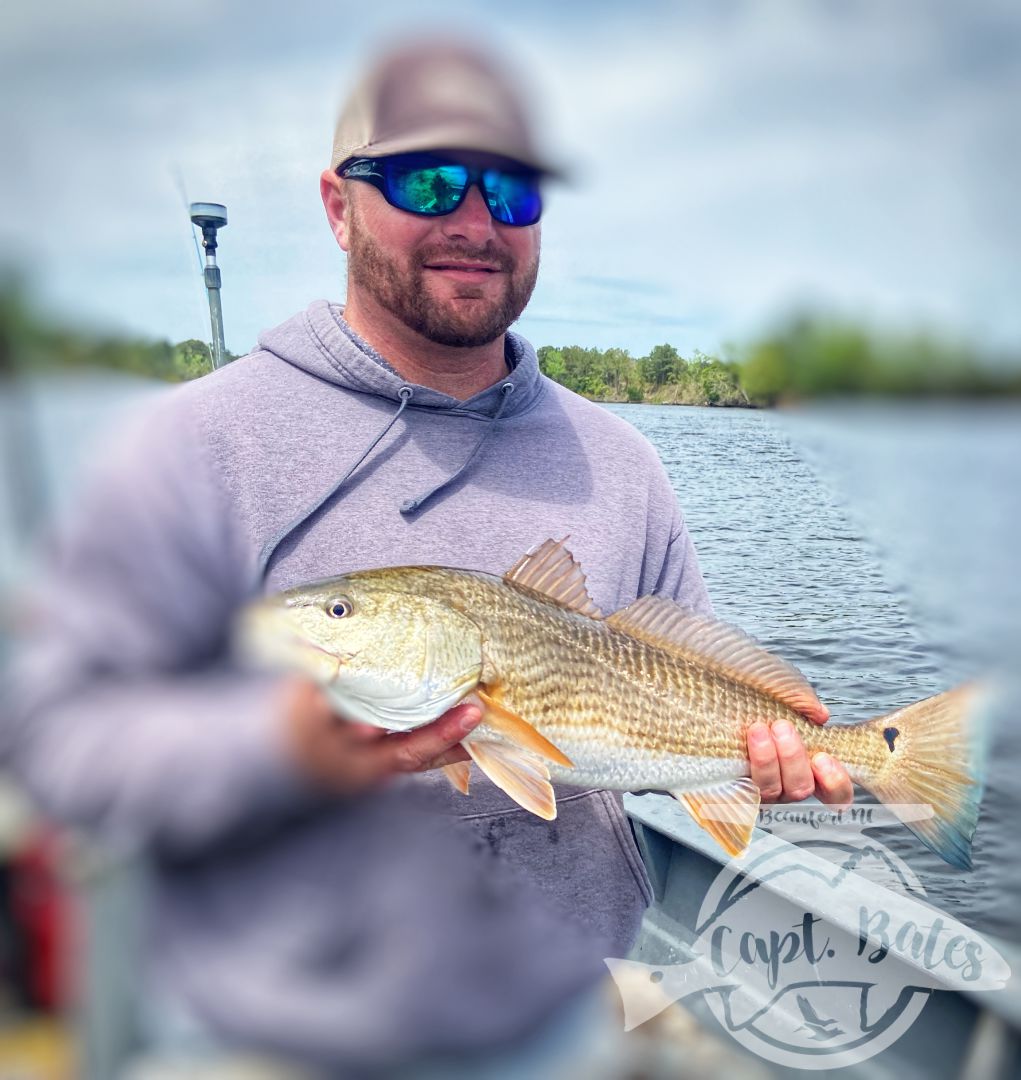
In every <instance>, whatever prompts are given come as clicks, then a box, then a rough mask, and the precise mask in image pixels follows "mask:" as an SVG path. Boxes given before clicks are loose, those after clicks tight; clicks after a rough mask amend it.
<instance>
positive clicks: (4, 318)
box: [0, 279, 1021, 407]
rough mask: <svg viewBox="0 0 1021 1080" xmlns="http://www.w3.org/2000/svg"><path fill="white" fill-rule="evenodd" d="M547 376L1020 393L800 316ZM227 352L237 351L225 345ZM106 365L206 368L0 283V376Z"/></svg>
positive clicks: (196, 372) (607, 356) (1015, 383)
mask: <svg viewBox="0 0 1021 1080" xmlns="http://www.w3.org/2000/svg"><path fill="white" fill-rule="evenodd" d="M538 354H539V365H540V367H541V368H542V370H543V372H544V373H545V374H546V375H548V376H549V377H550V378H551V379H555V380H556V381H557V382H559V383H561V384H562V385H564V386H566V387H567V388H568V389H570V390H574V391H576V392H577V393H579V394H582V395H584V396H585V397H587V398H591V399H593V400H595V401H623V402H650V403H654V404H678V405H713V406H738V407H748V406H753V407H754V406H767V407H768V406H771V405H776V404H782V403H784V402H788V401H797V400H807V399H812V398H818V397H833V396H844V397H847V396H863V395H873V396H884V397H890V396H898V397H926V396H927V397H991V396H1003V395H1021V356H1018V355H1000V356H990V355H987V354H985V353H983V352H980V351H979V350H977V349H976V348H974V347H973V346H971V345H970V344H969V343H967V342H965V341H962V340H952V339H949V338H948V337H946V336H945V335H944V336H940V335H936V334H933V333H931V332H926V331H916V332H913V333H896V332H892V331H888V330H887V331H883V330H877V329H876V328H873V327H869V326H867V325H864V324H863V323H861V322H856V321H852V320H841V319H837V318H833V317H829V316H822V315H818V314H806V315H799V316H796V317H792V318H790V319H788V320H787V321H786V322H784V323H782V324H779V325H778V327H777V328H776V329H774V330H773V331H771V332H769V333H766V334H763V335H761V336H759V337H758V338H756V339H754V340H752V341H751V342H749V343H748V344H747V345H745V346H744V347H743V348H741V349H732V350H728V354H727V359H721V358H720V357H718V356H714V355H710V354H708V353H704V352H701V351H700V350H698V349H695V350H694V351H693V352H692V353H691V354H690V355H689V356H687V357H685V356H682V355H681V353H680V351H679V350H678V349H677V348H676V347H675V346H674V345H671V344H668V343H664V344H661V345H656V346H654V347H653V348H652V349H651V350H650V351H649V353H648V354H647V355H645V356H632V355H631V353H630V352H629V351H628V350H627V349H622V348H609V349H597V348H590V347H585V346H582V345H543V346H542V347H541V348H540V349H539V350H538ZM227 358H228V359H231V360H233V359H236V357H235V356H234V354H233V353H228V354H227ZM48 368H50V369H52V368H61V369H69V368H71V369H74V368H79V369H88V368H108V369H114V370H116V371H122V372H125V373H129V374H135V375H141V376H145V377H146V378H155V379H162V380H164V381H166V382H184V381H186V380H188V379H194V378H198V377H199V376H201V375H205V374H207V373H208V372H209V371H211V370H212V361H211V358H210V351H209V345H208V344H207V343H206V342H204V341H200V340H198V339H196V338H190V339H189V340H187V341H181V342H178V343H177V344H171V343H170V342H169V341H152V340H148V339H142V338H131V337H126V336H123V335H117V334H108V333H98V332H90V331H87V330H82V329H78V328H74V327H71V326H69V325H67V324H62V323H56V322H54V321H53V320H51V319H49V318H47V317H45V316H43V315H42V314H41V313H40V312H39V311H38V309H37V308H36V307H35V306H34V305H33V304H32V303H30V301H29V299H28V297H27V295H26V291H25V290H24V288H23V287H22V286H21V284H20V283H19V282H17V281H16V280H12V279H9V280H7V281H2V280H0V376H3V375H5V374H7V375H17V374H19V373H28V372H31V371H40V370H45V369H48Z"/></svg>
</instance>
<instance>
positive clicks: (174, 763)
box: [0, 391, 310, 853]
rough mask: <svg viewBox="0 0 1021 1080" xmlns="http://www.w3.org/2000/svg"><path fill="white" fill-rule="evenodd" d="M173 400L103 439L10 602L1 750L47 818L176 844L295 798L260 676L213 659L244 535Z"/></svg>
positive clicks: (270, 696)
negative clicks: (102, 450)
mask: <svg viewBox="0 0 1021 1080" xmlns="http://www.w3.org/2000/svg"><path fill="white" fill-rule="evenodd" d="M182 396H183V394H182V392H181V391H178V392H176V393H174V394H172V395H170V397H169V399H161V403H160V406H159V407H158V408H157V410H155V411H154V413H153V414H152V415H150V416H148V417H147V419H146V422H145V423H144V424H142V425H140V426H139V428H138V429H136V430H135V431H133V432H132V433H130V434H129V435H127V436H125V437H123V438H121V439H120V440H118V444H117V447H116V449H115V450H114V451H113V452H112V453H110V454H109V455H108V457H107V458H106V460H105V464H104V465H103V467H102V468H100V469H99V470H98V471H97V475H95V476H94V477H93V478H92V480H91V481H90V482H89V483H88V485H87V488H86V490H85V492H84V494H83V495H82V497H81V498H80V499H79V500H78V502H77V505H76V506H75V507H74V508H73V510H72V511H71V512H70V513H69V514H68V515H67V517H66V519H65V520H63V521H62V523H61V524H60V525H59V526H58V527H56V529H55V534H54V536H53V539H52V542H51V545H50V549H49V551H48V552H47V554H46V556H45V557H44V558H43V559H42V560H41V561H40V564H39V566H38V569H37V570H36V573H35V575H34V581H33V582H32V583H31V585H30V587H29V588H28V589H27V590H26V591H25V595H24V597H23V598H22V601H21V603H20V604H19V605H18V610H19V613H20V614H19V617H18V618H17V622H16V627H15V634H14V638H15V640H14V643H13V658H12V660H11V663H10V665H9V668H8V671H7V674H6V677H5V681H7V682H8V689H7V692H6V693H5V694H4V700H5V702H6V704H5V705H4V706H3V715H2V717H0V720H2V729H3V730H2V735H3V742H2V744H0V746H2V748H3V751H4V757H5V758H6V760H7V764H8V766H9V767H10V768H11V769H12V771H13V772H14V774H15V776H16V778H17V779H19V780H20V781H21V782H22V783H23V785H24V786H25V787H26V788H27V790H28V792H29V794H30V795H31V796H32V797H33V798H34V800H35V801H36V803H37V804H38V805H39V807H40V809H41V810H42V811H43V812H44V813H46V814H47V815H49V816H51V817H53V818H55V819H57V820H58V821H61V822H64V823H69V824H75V825H78V826H82V827H85V828H87V829H91V830H93V831H96V832H98V833H99V834H100V835H102V836H103V837H104V838H105V839H107V840H109V841H113V842H114V843H116V844H117V845H119V846H120V845H126V846H128V847H136V846H142V845H145V846H150V847H155V848H159V847H165V848H167V849H169V850H171V851H174V852H181V853H189V852H193V851H195V850H199V849H202V848H203V847H205V846H207V845H210V844H212V843H214V842H216V841H218V840H221V839H223V838H224V837H226V836H229V835H230V834H231V833H232V832H233V831H235V830H238V829H242V828H251V827H252V825H253V824H254V823H258V822H266V820H267V819H272V818H274V817H277V816H279V815H280V814H281V813H286V812H288V811H289V810H290V809H292V808H293V807H295V806H296V805H298V804H301V803H302V802H303V801H304V800H307V799H308V798H310V792H309V790H308V789H307V788H306V785H305V784H304V782H303V781H302V780H301V779H300V777H299V776H298V775H297V773H296V770H293V769H292V768H291V766H290V764H289V763H288V761H287V758H286V755H285V753H284V752H283V732H282V725H281V724H280V723H279V720H278V718H277V716H276V715H275V700H274V699H275V684H274V683H271V682H270V681H268V680H266V679H262V678H255V677H252V676H248V675H243V674H242V673H240V672H239V671H238V670H236V669H234V668H232V667H231V665H230V664H229V662H228V661H227V660H226V659H225V655H226V643H227V641H228V637H229V630H230V625H231V620H232V617H233V615H234V612H235V611H236V609H237V608H238V606H239V605H240V604H241V603H243V602H244V600H245V599H246V598H247V596H248V595H250V592H249V590H250V589H251V582H252V581H253V576H252V573H251V567H252V565H253V557H252V553H251V551H250V548H251V544H250V542H249V541H248V540H247V538H246V537H245V536H244V535H243V532H242V529H241V526H240V523H239V522H238V521H237V519H236V516H235V515H234V514H233V512H232V506H231V505H230V503H229V500H228V498H227V496H226V493H225V491H224V490H223V488H222V486H221V485H220V484H219V482H218V478H217V475H216V474H215V472H214V470H213V469H212V467H211V465H210V463H209V462H208V461H207V460H205V459H204V457H203V451H202V440H201V437H200V435H199V434H198V433H197V432H196V430H195V429H194V428H193V426H192V423H191V422H190V420H189V418H188V414H187V412H186V410H184V409H183V408H181V407H180V406H181V404H182ZM186 401H187V398H184V402H186ZM171 404H173V405H174V406H175V407H169V406H170V405H171Z"/></svg>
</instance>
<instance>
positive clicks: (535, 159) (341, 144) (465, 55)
mask: <svg viewBox="0 0 1021 1080" xmlns="http://www.w3.org/2000/svg"><path fill="white" fill-rule="evenodd" d="M413 150H472V151H478V152H483V153H489V154H497V155H499V156H501V157H505V158H510V159H512V160H513V161H517V162H520V163H521V164H523V165H527V166H529V167H530V168H533V169H536V170H538V171H539V172H542V173H545V174H548V175H551V176H559V175H562V172H563V170H562V169H560V168H559V167H557V166H555V165H553V164H552V163H551V162H550V161H548V160H547V159H546V157H545V156H544V155H543V154H542V153H541V152H540V150H539V148H538V146H537V145H536V142H535V139H534V131H533V129H532V126H531V124H530V122H529V119H528V116H527V113H526V109H525V105H524V102H523V101H522V95H521V93H520V91H519V89H518V86H517V84H516V82H515V81H514V80H513V79H512V78H511V77H510V75H509V74H508V73H507V72H506V71H504V70H502V69H501V68H500V67H499V66H498V64H497V62H496V61H495V60H494V59H493V58H492V57H491V56H489V55H487V54H485V53H483V52H481V51H479V50H478V49H476V48H474V47H473V46H470V45H466V44H460V43H451V42H449V41H448V42H432V43H425V44H416V45H409V46H405V47H403V48H400V49H396V50H394V51H391V52H389V53H387V54H385V55H384V56H382V57H381V58H380V59H379V60H378V61H377V62H376V63H375V64H373V65H372V67H371V68H369V70H368V71H367V72H366V73H365V74H364V75H363V76H362V78H361V80H360V81H359V82H358V84H357V85H356V87H355V88H354V90H353V91H352V92H351V95H350V97H349V98H348V99H347V103H346V104H345V105H344V107H343V109H342V110H341V113H340V118H339V119H338V121H337V130H336V133H335V135H334V139H333V157H332V159H331V162H330V167H331V168H332V169H336V168H337V167H338V166H339V165H341V164H343V163H344V162H345V161H347V160H348V159H350V158H353V157H372V158H375V157H384V156H385V155H387V154H403V153H408V152H409V151H413Z"/></svg>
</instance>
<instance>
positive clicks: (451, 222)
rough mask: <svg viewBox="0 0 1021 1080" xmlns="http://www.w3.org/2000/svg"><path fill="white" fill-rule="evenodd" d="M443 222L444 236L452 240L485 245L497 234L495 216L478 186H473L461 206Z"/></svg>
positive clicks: (443, 219)
mask: <svg viewBox="0 0 1021 1080" xmlns="http://www.w3.org/2000/svg"><path fill="white" fill-rule="evenodd" d="M441 220H442V222H443V225H442V228H443V234H444V235H445V236H446V237H447V238H448V239H451V240H453V239H464V240H468V241H470V242H472V243H476V244H477V243H483V242H485V241H486V240H488V239H489V238H490V237H491V236H493V235H494V233H495V232H496V230H495V228H494V223H493V216H492V214H490V212H489V207H488V206H487V205H486V200H485V199H484V198H483V197H482V192H481V191H480V190H479V186H478V184H472V186H471V187H470V188H468V193H467V194H466V195H465V197H464V201H463V202H462V203H461V205H460V206H459V207H458V208H457V209H456V210H455V211H454V212H453V213H452V214H448V215H447V216H446V217H444V218H442V219H441Z"/></svg>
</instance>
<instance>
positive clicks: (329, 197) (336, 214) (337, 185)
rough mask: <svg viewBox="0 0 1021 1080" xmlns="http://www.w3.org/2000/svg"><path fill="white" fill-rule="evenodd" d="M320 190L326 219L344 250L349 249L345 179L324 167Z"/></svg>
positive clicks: (320, 178) (320, 179)
mask: <svg viewBox="0 0 1021 1080" xmlns="http://www.w3.org/2000/svg"><path fill="white" fill-rule="evenodd" d="M319 192H320V194H321V195H322V197H323V206H325V207H326V219H327V220H328V221H329V223H330V231H331V232H332V233H333V235H334V237H335V238H336V240H337V243H338V244H339V245H340V247H341V250H342V251H347V249H348V230H347V214H348V209H349V203H348V198H347V191H346V188H345V185H344V181H343V180H342V179H341V178H340V177H339V176H338V175H337V174H336V173H335V172H334V171H333V170H332V169H324V170H323V173H322V175H321V176H320V177H319Z"/></svg>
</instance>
